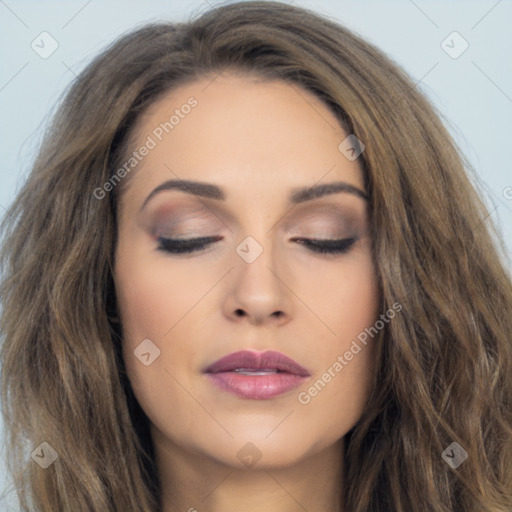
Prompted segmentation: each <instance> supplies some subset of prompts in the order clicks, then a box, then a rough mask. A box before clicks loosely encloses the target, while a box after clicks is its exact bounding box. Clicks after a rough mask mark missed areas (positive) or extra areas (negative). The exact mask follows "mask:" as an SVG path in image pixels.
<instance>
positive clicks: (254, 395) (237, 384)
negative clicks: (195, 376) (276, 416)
mask: <svg viewBox="0 0 512 512" xmlns="http://www.w3.org/2000/svg"><path fill="white" fill-rule="evenodd" d="M204 373H205V374H206V375H207V377H208V378H209V379H210V380H211V381H212V383H213V384H215V385H216V386H218V387H219V388H221V389H223V390H224V391H228V392H230V393H233V394H235V395H238V396H241V397H243V398H249V399H252V400H266V399H269V398H273V397H275V396H278V395H281V394H283V393H286V392H287V391H290V390H291V389H294V388H296V387H297V386H300V385H301V384H302V383H303V382H304V381H305V380H306V378H307V377H309V376H310V373H309V372H308V371H307V370H306V369H305V368H304V367H302V366H301V365H300V364H298V363H297V362H295V361H294V360H293V359H290V358H289V357H287V356H285V355H284V354H281V353H280V352H275V351H273V350H269V351H266V352H255V351H250V350H241V351H239V352H234V353H232V354H229V355H227V356H225V357H223V358H221V359H219V360H218V361H216V362H215V363H213V364H211V365H210V366H208V367H207V368H206V369H205V370H204Z"/></svg>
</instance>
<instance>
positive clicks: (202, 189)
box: [140, 180, 369, 210]
mask: <svg viewBox="0 0 512 512" xmlns="http://www.w3.org/2000/svg"><path fill="white" fill-rule="evenodd" d="M164 190H179V191H181V192H185V193H187V194H193V195H196V196H199V197H204V198H207V199H216V200H219V201H225V200H226V193H225V192H224V190H223V189H222V188H220V187H218V186H217V185H213V184H212V183H204V182H201V181H191V180H168V181H165V182H164V183H162V184H161V185H158V187H156V188H155V189H153V190H152V191H151V192H150V194H149V195H148V196H147V197H146V199H145V200H144V202H143V203H142V206H141V208H140V210H143V209H144V207H145V206H146V204H147V203H148V201H149V200H150V199H151V198H152V197H154V196H155V195H156V194H158V193H159V192H162V191H164ZM339 192H345V193H347V194H352V195H354V196H357V197H360V198H362V199H364V200H365V201H368V199H369V198H368V196H367V195H366V194H365V193H364V192H363V191H362V190H360V189H359V188H357V187H355V186H354V185H351V184H350V183H346V182H344V181H335V182H333V183H326V184H323V185H314V186H312V187H304V188H294V189H292V191H291V194H290V196H289V201H290V203H292V204H299V203H304V202H305V201H311V200H312V199H317V198H319V197H323V196H326V195H329V194H336V193H339Z"/></svg>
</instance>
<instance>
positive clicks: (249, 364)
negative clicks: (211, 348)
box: [205, 350, 310, 377]
mask: <svg viewBox="0 0 512 512" xmlns="http://www.w3.org/2000/svg"><path fill="white" fill-rule="evenodd" d="M241 368H244V369H249V370H253V369H254V370H262V369H268V370H281V371H283V372H288V373H292V374H294V375H301V376H304V377H306V376H308V375H310V374H309V372H308V371H307V370H306V368H304V367H303V366H301V365H300V364H299V363H297V362H296V361H294V360H293V359H291V358H289V357H288V356H285V355H284V354H281V352H276V351H274V350H267V351H265V352H255V351H251V350H240V351H238V352H233V353H232V354H228V355H227V356H224V357H222V358H221V359H218V360H217V361H215V362H214V363H212V364H211V365H209V366H208V367H207V368H206V369H205V373H220V372H229V371H233V370H236V369H241Z"/></svg>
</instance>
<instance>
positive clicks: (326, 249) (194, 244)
mask: <svg viewBox="0 0 512 512" xmlns="http://www.w3.org/2000/svg"><path fill="white" fill-rule="evenodd" d="M221 239H222V237H212V236H208V237H200V238H189V239H177V238H165V237H159V238H158V239H157V241H158V244H159V245H158V247H157V249H158V250H160V251H164V252H167V253H171V254H188V253H201V252H205V251H206V250H207V249H208V247H209V246H211V245H212V244H213V243H214V242H216V241H219V240H221ZM294 240H296V241H297V242H299V243H301V244H303V245H305V246H306V247H307V248H308V249H309V250H311V251H312V252H315V253H320V254H344V253H346V252H348V251H349V249H350V248H351V246H352V245H353V244H354V243H355V242H357V240H358V238H356V237H350V238H343V239H310V238H295V239H294Z"/></svg>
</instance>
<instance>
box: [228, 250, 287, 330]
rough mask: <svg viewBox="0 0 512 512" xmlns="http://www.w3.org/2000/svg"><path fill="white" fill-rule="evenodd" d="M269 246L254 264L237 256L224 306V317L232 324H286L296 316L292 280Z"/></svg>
mask: <svg viewBox="0 0 512 512" xmlns="http://www.w3.org/2000/svg"><path fill="white" fill-rule="evenodd" d="M267 245H268V244H266V246H265V247H263V251H262V252H261V254H259V256H258V257H257V258H256V259H255V260H254V261H252V262H249V261H251V260H250V259H249V260H246V259H244V258H242V257H239V255H238V254H237V255H236V258H235V263H234V268H233V269H232V270H231V272H230V277H229V278H228V279H229V286H228V291H227V294H226V298H225V303H224V314H225V315H226V316H227V317H228V318H229V319H230V320H232V321H235V322H240V321H243V320H244V319H246V321H248V322H250V323H251V324H254V325H262V324H266V323H269V324H273V325H282V324H285V323H287V322H288V321H289V320H290V319H291V317H292V311H291V307H292V303H291V297H290V294H292V290H291V288H290V284H289V283H288V282H287V281H290V279H291V278H290V276H289V273H287V272H286V271H285V270H283V266H282V265H279V264H278V263H277V261H276V258H274V255H273V252H272V251H271V250H270V248H269V247H267Z"/></svg>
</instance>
